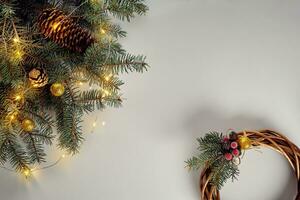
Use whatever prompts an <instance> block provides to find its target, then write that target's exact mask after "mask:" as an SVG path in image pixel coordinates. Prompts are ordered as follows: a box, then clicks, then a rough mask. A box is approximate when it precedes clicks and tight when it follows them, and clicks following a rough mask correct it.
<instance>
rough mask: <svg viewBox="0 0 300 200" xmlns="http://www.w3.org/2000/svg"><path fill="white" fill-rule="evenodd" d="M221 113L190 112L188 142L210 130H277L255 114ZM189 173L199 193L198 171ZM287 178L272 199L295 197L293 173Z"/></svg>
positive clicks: (283, 199) (187, 127)
mask: <svg viewBox="0 0 300 200" xmlns="http://www.w3.org/2000/svg"><path fill="white" fill-rule="evenodd" d="M221 113H222V112H216V111H214V110H209V109H203V110H199V111H195V112H194V113H192V114H191V115H190V116H189V117H188V119H187V120H186V121H185V124H184V127H185V131H186V133H190V134H189V139H190V144H191V143H193V142H194V141H195V140H196V138H199V137H202V136H204V135H205V134H206V133H208V132H210V131H218V132H223V133H226V131H227V130H228V129H233V130H236V131H241V130H260V129H273V130H278V129H277V127H275V126H274V125H272V124H271V123H270V122H268V121H266V120H262V119H260V118H258V117H255V116H249V115H244V114H239V115H235V116H230V115H222V114H221ZM223 113H224V112H223ZM225 113H226V112H225ZM193 144H194V143H193ZM193 151H194V152H193V154H192V155H195V154H196V153H198V152H197V150H196V149H194V150H193ZM190 174H191V181H192V182H191V184H192V185H193V186H192V187H194V189H195V193H197V194H198V195H200V191H199V172H192V173H190ZM287 180H288V181H287V182H283V183H282V193H281V194H280V192H279V191H277V193H278V194H280V195H279V196H278V198H277V199H272V200H290V199H294V198H295V190H296V188H295V187H296V186H295V185H296V181H295V177H294V174H293V173H290V177H289V178H288V179H287ZM277 181H281V180H277ZM244 200H248V199H244Z"/></svg>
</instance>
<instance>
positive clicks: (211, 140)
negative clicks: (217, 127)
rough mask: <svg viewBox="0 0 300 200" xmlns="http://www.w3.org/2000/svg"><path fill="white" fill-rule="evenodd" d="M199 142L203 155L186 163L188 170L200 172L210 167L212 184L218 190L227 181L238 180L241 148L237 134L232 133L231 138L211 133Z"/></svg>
mask: <svg viewBox="0 0 300 200" xmlns="http://www.w3.org/2000/svg"><path fill="white" fill-rule="evenodd" d="M197 141H198V143H199V147H198V150H199V151H200V152H201V153H200V154H199V155H198V156H197V157H193V158H191V159H189V160H188V161H186V163H187V166H188V168H190V169H194V170H195V169H196V170H198V169H199V168H201V167H204V166H207V167H209V168H210V169H211V171H212V177H211V183H212V184H214V185H215V186H216V187H217V188H218V189H221V187H222V186H223V185H224V183H225V182H226V181H227V179H232V180H234V179H237V176H238V175H239V169H238V167H237V165H239V163H240V154H241V153H240V152H241V147H240V145H239V144H238V141H237V135H236V133H235V132H231V133H230V134H229V136H223V134H222V133H218V132H210V133H208V134H206V135H205V136H204V137H203V138H198V139H197Z"/></svg>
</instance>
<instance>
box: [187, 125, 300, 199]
mask: <svg viewBox="0 0 300 200" xmlns="http://www.w3.org/2000/svg"><path fill="white" fill-rule="evenodd" d="M198 142H199V148H198V149H199V150H200V151H201V153H200V154H199V155H198V156H196V157H193V158H191V159H189V160H188V161H186V163H187V166H188V167H189V168H190V169H200V168H202V172H201V175H200V191H201V199H203V200H219V199H220V198H221V197H220V192H219V191H220V189H221V187H222V186H223V185H224V184H225V182H226V181H227V180H228V179H232V180H234V179H237V176H238V174H239V170H238V165H239V164H240V162H241V154H242V153H243V151H245V150H248V149H251V148H256V147H260V146H262V147H268V148H271V149H273V150H275V151H277V152H279V153H280V154H282V155H283V156H284V157H285V158H286V159H287V160H288V162H289V163H290V165H291V167H292V169H293V170H294V172H295V176H296V179H297V184H298V186H297V188H298V192H297V196H296V198H295V200H300V167H299V165H300V163H299V162H300V149H299V148H298V147H297V146H296V145H295V144H294V143H292V142H291V141H290V140H289V139H288V138H286V137H285V136H284V135H282V134H280V133H278V132H275V131H271V130H261V131H242V132H239V133H236V132H234V131H230V133H229V134H228V135H223V134H222V133H218V132H211V133H208V134H206V135H205V136H204V137H203V138H199V139H198Z"/></svg>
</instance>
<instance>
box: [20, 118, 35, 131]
mask: <svg viewBox="0 0 300 200" xmlns="http://www.w3.org/2000/svg"><path fill="white" fill-rule="evenodd" d="M34 128H35V123H34V121H33V120H32V119H30V118H25V119H23V121H22V129H23V130H24V131H26V132H31V131H32V130H33V129H34Z"/></svg>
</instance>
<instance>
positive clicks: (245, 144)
mask: <svg viewBox="0 0 300 200" xmlns="http://www.w3.org/2000/svg"><path fill="white" fill-rule="evenodd" d="M238 143H239V145H240V147H241V149H243V150H246V149H249V148H250V147H251V146H252V142H251V140H250V138H248V137H247V136H241V137H239V139H238Z"/></svg>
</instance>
